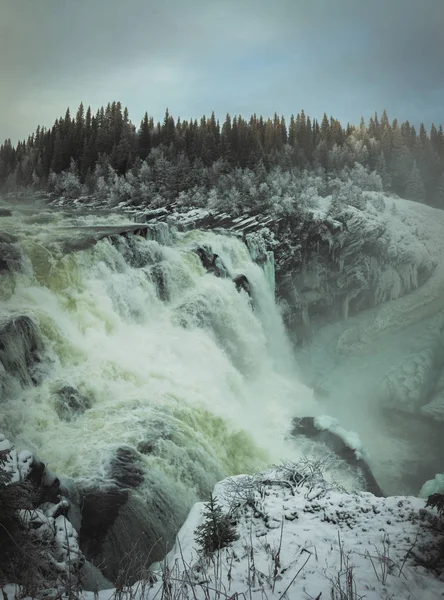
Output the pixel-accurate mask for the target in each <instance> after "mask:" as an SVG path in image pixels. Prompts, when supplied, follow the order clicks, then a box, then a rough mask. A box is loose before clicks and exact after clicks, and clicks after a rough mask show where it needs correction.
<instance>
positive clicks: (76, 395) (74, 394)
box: [55, 385, 91, 421]
mask: <svg viewBox="0 0 444 600" xmlns="http://www.w3.org/2000/svg"><path fill="white" fill-rule="evenodd" d="M56 397H57V399H56V402H55V409H56V412H57V414H58V415H59V417H60V419H62V421H72V420H73V419H75V418H76V417H78V416H79V415H81V414H83V413H84V412H85V411H86V410H88V408H91V402H90V400H89V399H88V398H87V397H86V396H84V395H83V394H81V393H80V392H79V390H77V389H76V388H75V387H72V386H70V385H65V386H63V387H61V388H59V389H58V390H57V392H56Z"/></svg>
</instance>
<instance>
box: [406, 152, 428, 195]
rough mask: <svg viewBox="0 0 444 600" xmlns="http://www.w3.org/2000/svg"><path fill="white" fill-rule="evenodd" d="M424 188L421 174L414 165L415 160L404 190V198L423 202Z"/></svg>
mask: <svg viewBox="0 0 444 600" xmlns="http://www.w3.org/2000/svg"><path fill="white" fill-rule="evenodd" d="M425 195H426V192H425V187H424V183H423V181H422V177H421V173H420V171H419V169H418V165H417V164H416V160H415V161H414V162H413V167H412V169H411V171H410V174H409V176H408V178H407V185H406V188H405V197H406V198H408V199H409V200H416V201H418V202H424V200H425Z"/></svg>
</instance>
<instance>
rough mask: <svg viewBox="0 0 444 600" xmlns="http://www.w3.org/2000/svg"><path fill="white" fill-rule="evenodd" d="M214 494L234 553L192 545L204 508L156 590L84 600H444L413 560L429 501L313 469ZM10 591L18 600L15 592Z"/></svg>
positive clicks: (245, 479) (226, 486)
mask: <svg viewBox="0 0 444 600" xmlns="http://www.w3.org/2000/svg"><path fill="white" fill-rule="evenodd" d="M304 469H305V471H304ZM301 473H302V479H301ZM214 494H215V496H216V498H217V499H218V501H219V503H220V504H221V505H222V507H223V508H224V510H225V511H226V512H229V511H230V512H231V514H232V515H233V522H235V523H236V531H237V533H238V535H239V539H238V540H237V541H235V542H233V543H232V544H231V545H230V546H229V547H227V548H224V549H222V550H221V551H219V552H217V553H215V554H213V555H212V556H211V557H210V558H206V559H204V558H202V557H199V553H198V551H197V548H196V542H195V539H194V531H195V529H196V527H197V526H198V525H199V524H201V523H202V521H203V516H202V511H203V508H204V505H203V504H202V503H199V504H196V505H195V506H194V507H193V509H192V510H191V512H190V515H189V517H188V519H187V521H186V523H185V524H184V526H183V527H182V529H181V531H180V533H179V535H178V538H177V543H176V546H175V548H174V549H173V551H172V552H171V553H170V554H169V555H168V556H167V557H166V559H165V561H164V563H163V564H162V565H159V570H157V571H156V572H155V573H154V577H151V580H149V578H146V579H145V580H144V581H143V582H139V583H138V584H136V585H134V586H133V587H132V588H127V589H122V590H106V591H102V592H99V594H98V596H97V595H96V596H95V595H94V594H93V593H92V592H84V593H80V594H79V595H80V596H81V597H82V598H84V599H85V600H93V599H94V598H96V599H97V598H100V600H109V599H111V598H117V597H119V598H122V599H123V598H125V599H126V598H131V599H138V598H147V599H148V598H152V599H154V598H171V599H173V598H174V599H177V600H180V599H193V600H210V599H216V598H220V599H222V598H225V599H232V600H238V599H240V598H242V599H244V598H245V599H247V598H250V599H251V600H253V599H254V600H256V599H257V600H259V599H260V600H265V599H267V600H271V599H278V598H287V599H289V600H292V599H295V600H296V599H297V600H302V599H307V600H308V599H318V600H319V599H324V598H325V599H327V598H333V600H336V599H338V600H353V599H354V600H358V599H359V598H365V599H366V600H389V599H390V600H436V599H437V598H440V597H443V596H444V582H443V581H442V580H440V579H439V578H438V576H437V575H436V574H432V573H431V572H429V571H427V570H426V569H425V568H423V567H420V566H417V564H416V562H415V560H414V558H413V556H414V555H415V554H416V555H419V554H421V552H422V551H421V548H422V546H428V547H429V548H430V543H431V540H432V539H433V536H434V535H435V536H436V534H434V533H433V531H432V526H431V523H432V519H433V515H432V513H431V512H430V511H429V510H428V509H425V504H424V501H423V500H420V499H417V498H413V497H402V496H399V497H390V498H375V497H374V496H373V495H372V494H369V493H355V494H346V493H344V492H342V491H341V490H340V489H339V488H337V487H336V486H334V485H332V484H327V483H326V482H325V481H324V480H323V479H322V477H321V476H320V475H319V474H318V473H317V472H316V469H314V468H313V465H311V466H310V465H308V464H306V465H305V467H303V466H302V467H301V465H299V466H298V469H297V473H296V471H295V470H294V465H291V464H287V465H282V466H281V467H280V468H278V469H274V470H273V471H269V472H266V473H263V474H261V475H258V476H255V477H250V476H238V477H235V478H232V479H226V480H224V481H222V482H221V483H219V484H218V485H217V486H216V488H215V491H214ZM428 517H432V518H431V519H430V518H428ZM435 539H436V538H435ZM5 591H6V593H7V597H8V598H9V600H11V598H12V597H13V593H14V590H13V588H12V587H11V586H9V587H7V588H6V589H5ZM0 598H1V593H0ZM2 600H6V596H5V595H3V599H2Z"/></svg>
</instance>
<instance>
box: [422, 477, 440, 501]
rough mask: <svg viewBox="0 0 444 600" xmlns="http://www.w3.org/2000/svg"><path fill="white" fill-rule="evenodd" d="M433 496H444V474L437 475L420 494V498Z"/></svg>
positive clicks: (427, 482)
mask: <svg viewBox="0 0 444 600" xmlns="http://www.w3.org/2000/svg"><path fill="white" fill-rule="evenodd" d="M432 494H444V473H437V474H436V475H435V477H434V478H433V479H429V480H428V481H426V482H425V484H424V485H423V486H422V488H421V491H420V492H419V497H420V498H428V497H429V496H431V495H432Z"/></svg>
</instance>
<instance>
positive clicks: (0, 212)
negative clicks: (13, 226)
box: [0, 208, 12, 217]
mask: <svg viewBox="0 0 444 600" xmlns="http://www.w3.org/2000/svg"><path fill="white" fill-rule="evenodd" d="M0 217H12V212H11V211H10V210H9V209H8V208H0Z"/></svg>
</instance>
